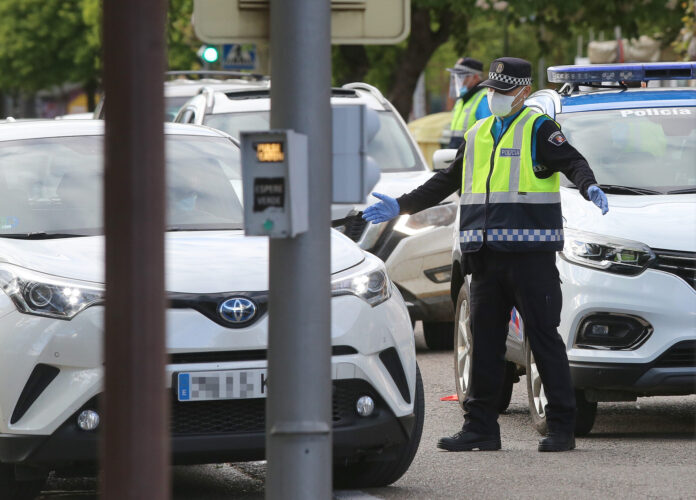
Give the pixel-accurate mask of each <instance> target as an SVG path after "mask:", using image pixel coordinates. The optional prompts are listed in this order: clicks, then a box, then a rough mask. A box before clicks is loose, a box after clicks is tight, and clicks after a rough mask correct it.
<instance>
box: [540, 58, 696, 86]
mask: <svg viewBox="0 0 696 500" xmlns="http://www.w3.org/2000/svg"><path fill="white" fill-rule="evenodd" d="M546 73H547V75H548V78H549V82H552V83H594V82H597V83H599V82H645V81H648V80H693V79H696V62H660V63H627V64H587V65H578V66H551V67H550V68H549V69H548V70H547V71H546Z"/></svg>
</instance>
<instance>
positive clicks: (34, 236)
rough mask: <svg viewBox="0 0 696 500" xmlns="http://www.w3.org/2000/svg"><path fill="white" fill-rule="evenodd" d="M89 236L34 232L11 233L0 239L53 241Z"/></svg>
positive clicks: (2, 235) (0, 235)
mask: <svg viewBox="0 0 696 500" xmlns="http://www.w3.org/2000/svg"><path fill="white" fill-rule="evenodd" d="M85 236H89V235H88V234H75V233H46V232H35V233H11V234H0V237H2V238H13V239H17V240H53V239H58V238H80V237H85Z"/></svg>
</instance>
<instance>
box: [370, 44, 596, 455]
mask: <svg viewBox="0 0 696 500" xmlns="http://www.w3.org/2000/svg"><path fill="white" fill-rule="evenodd" d="M531 71H532V67H531V64H530V63H529V62H528V61H525V60H523V59H517V58H512V57H503V58H500V59H496V60H495V61H493V63H492V64H491V67H490V72H489V75H488V80H486V81H485V82H483V83H482V84H481V85H482V86H483V87H487V88H488V103H489V105H490V108H491V112H492V113H493V115H494V116H491V117H488V118H486V119H483V120H479V121H477V122H476V124H475V125H474V126H473V127H472V128H470V129H469V130H468V131H467V132H466V133H465V135H464V141H463V144H462V145H461V147H460V148H459V151H458V153H457V156H456V158H455V161H454V162H453V164H452V165H451V166H450V167H449V168H448V169H446V170H443V171H440V172H438V173H437V174H436V175H434V176H433V177H431V178H430V179H429V180H428V181H427V182H426V183H425V184H423V185H422V186H420V187H418V188H416V189H415V190H413V191H412V192H410V193H408V194H405V195H403V196H401V197H400V198H398V199H394V198H390V197H388V196H384V195H379V198H380V199H381V200H382V201H381V202H379V203H376V204H374V205H371V206H370V207H368V208H367V209H366V210H365V212H364V214H363V217H364V218H365V219H366V220H368V221H371V222H373V223H378V222H383V221H385V220H389V219H391V218H393V217H396V216H397V215H399V214H400V213H401V214H404V213H405V214H412V213H416V212H419V211H420V210H423V209H425V208H428V207H431V206H433V205H436V204H437V203H439V202H440V201H442V200H443V199H444V198H445V197H447V196H449V195H450V194H451V193H452V192H455V191H460V193H461V197H460V204H461V207H460V233H459V234H460V247H461V250H462V254H463V257H462V268H463V270H464V273H465V274H468V273H471V274H472V277H471V285H470V325H471V331H472V334H473V337H474V342H473V367H472V380H471V386H470V392H469V397H468V398H467V399H466V401H465V402H464V409H465V416H464V425H463V426H462V430H461V431H460V432H458V433H456V434H455V435H453V436H451V437H445V438H441V439H440V440H439V441H438V448H442V449H445V450H449V451H469V450H475V449H479V450H499V449H500V446H501V445H500V428H499V426H498V411H497V406H496V401H497V398H498V394H499V392H500V389H501V387H502V383H503V371H504V355H505V340H506V338H507V332H508V322H509V320H510V310H511V309H512V307H513V306H514V307H516V308H517V310H518V311H519V312H520V314H521V315H522V319H523V320H524V326H525V334H526V335H527V338H528V339H529V342H530V346H531V349H532V352H533V354H534V359H535V360H536V362H537V366H538V367H539V371H540V374H541V379H542V381H543V383H544V389H545V391H546V396H547V398H548V404H547V405H546V408H545V410H546V418H547V424H548V429H549V432H548V436H547V437H545V438H543V439H542V440H541V441H539V451H566V450H571V449H573V448H575V437H574V432H573V431H574V426H575V395H574V390H573V386H572V382H571V379H570V369H569V367H568V358H567V355H566V349H565V344H564V342H563V340H562V339H561V337H560V335H559V334H558V331H557V327H558V324H559V322H560V313H561V288H560V280H559V274H558V270H557V268H556V263H555V258H556V252H558V251H560V250H562V249H563V220H562V215H561V197H560V193H559V182H560V178H559V172H561V173H563V174H564V175H565V176H566V177H567V178H568V179H570V181H571V182H573V184H574V185H575V186H576V187H577V189H579V191H580V193H582V196H583V197H585V198H586V199H588V200H591V201H592V202H593V203H594V204H595V205H597V206H598V207H599V208H600V209H601V210H602V214H605V213H606V212H607V211H608V210H609V207H608V203H607V198H606V196H605V195H604V193H603V192H602V190H601V189H600V188H599V187H598V186H597V185H596V180H595V177H594V174H593V173H592V170H591V169H590V166H589V165H588V163H587V161H586V160H585V158H584V157H583V156H582V155H581V154H580V153H579V152H578V151H577V150H576V149H575V148H574V147H573V146H571V145H570V144H569V143H568V141H567V140H566V137H565V136H564V135H563V132H562V131H561V128H560V126H559V125H558V124H557V123H556V122H555V121H553V120H552V119H551V118H549V117H548V116H547V115H543V114H540V113H538V112H536V111H534V110H532V109H531V108H528V107H526V106H524V100H525V98H526V97H527V96H528V95H529V93H530V92H531V87H530V85H531V82H532V79H531ZM375 196H377V194H375Z"/></svg>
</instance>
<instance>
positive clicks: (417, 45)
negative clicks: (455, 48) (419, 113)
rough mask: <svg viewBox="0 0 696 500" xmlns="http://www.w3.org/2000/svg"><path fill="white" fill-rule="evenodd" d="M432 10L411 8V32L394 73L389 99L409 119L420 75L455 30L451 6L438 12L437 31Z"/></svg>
mask: <svg viewBox="0 0 696 500" xmlns="http://www.w3.org/2000/svg"><path fill="white" fill-rule="evenodd" d="M430 14H431V11H430V10H429V9H416V8H414V9H413V10H412V11H411V35H410V36H409V39H408V45H407V47H406V50H405V51H404V52H403V53H402V54H401V62H400V64H399V65H398V66H397V69H396V72H395V74H394V84H393V85H392V88H391V89H390V90H389V93H388V98H389V100H390V101H391V103H392V104H393V105H394V107H395V108H396V109H397V111H398V112H399V114H401V116H402V117H403V118H404V120H408V116H409V114H410V113H411V107H412V105H413V92H414V90H415V88H416V85H417V83H418V78H419V77H420V74H421V73H422V72H423V70H424V69H425V66H426V65H427V64H428V61H429V60H430V57H431V56H432V55H433V52H435V50H437V48H438V47H439V46H440V45H442V44H443V43H445V42H446V41H447V39H448V38H449V36H450V33H451V31H452V15H451V12H450V11H449V9H443V10H441V11H438V12H437V19H436V21H437V23H438V25H439V27H438V29H437V31H432V30H431V29H430V27H431V24H432V20H431V15H430Z"/></svg>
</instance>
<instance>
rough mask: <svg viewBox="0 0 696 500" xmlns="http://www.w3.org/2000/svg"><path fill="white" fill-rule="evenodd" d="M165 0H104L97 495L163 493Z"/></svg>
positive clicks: (160, 499)
mask: <svg viewBox="0 0 696 500" xmlns="http://www.w3.org/2000/svg"><path fill="white" fill-rule="evenodd" d="M165 19H166V3H165V1H164V0H149V1H147V2H143V1H142V0H105V1H104V21H103V23H104V24H103V26H104V90H105V94H106V96H107V99H108V102H107V103H106V104H107V109H106V125H105V175H104V185H105V189H104V229H105V233H106V249H105V253H106V287H107V288H106V312H105V318H104V319H105V335H104V359H105V365H106V366H105V370H106V374H105V392H104V395H103V396H104V398H103V403H104V404H103V408H104V411H105V415H104V428H103V434H102V448H101V465H102V478H101V487H100V488H101V497H102V498H104V499H114V500H116V499H118V500H123V499H140V498H142V499H145V498H146V499H148V500H151V499H154V500H164V499H166V498H169V496H170V495H169V431H168V424H167V421H168V418H167V416H168V405H167V394H166V392H165V390H164V387H165V375H164V373H165V372H164V365H165V335H164V310H165V297H164V234H163V233H164V224H165V213H164V136H163V116H164V101H163V83H162V74H163V72H164V70H165V42H164V26H165Z"/></svg>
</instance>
